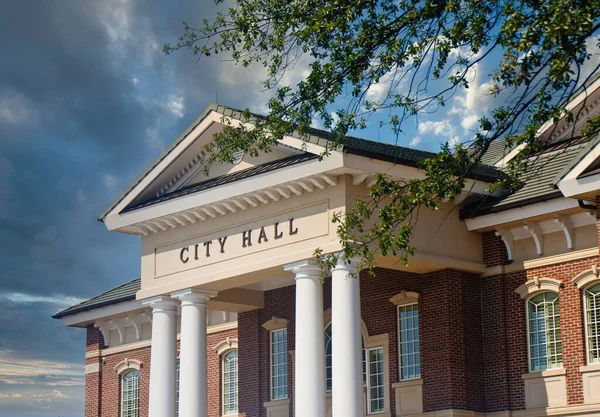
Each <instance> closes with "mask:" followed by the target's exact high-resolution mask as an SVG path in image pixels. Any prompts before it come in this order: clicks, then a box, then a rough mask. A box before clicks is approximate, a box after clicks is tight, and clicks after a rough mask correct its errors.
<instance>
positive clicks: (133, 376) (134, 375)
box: [121, 369, 140, 417]
mask: <svg viewBox="0 0 600 417" xmlns="http://www.w3.org/2000/svg"><path fill="white" fill-rule="evenodd" d="M139 415H140V371H138V370H137V369H132V370H130V371H127V372H125V373H124V374H123V375H122V376H121V417H139Z"/></svg>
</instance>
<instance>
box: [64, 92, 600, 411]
mask: <svg viewBox="0 0 600 417" xmlns="http://www.w3.org/2000/svg"><path fill="white" fill-rule="evenodd" d="M599 86H600V81H596V82H595V83H594V85H592V86H591V87H592V88H591V89H593V90H594V92H593V93H591V95H589V96H588V97H587V99H586V100H584V97H583V96H579V97H576V98H575V99H574V100H573V101H572V102H571V103H570V104H569V106H570V108H572V109H573V110H574V112H575V113H577V114H582V115H586V116H585V117H589V115H593V114H596V113H597V112H598V110H599V109H600V89H599V88H598V87H599ZM584 106H585V109H584V111H583V112H581V113H580V112H579V110H580V109H582V107H584ZM585 117H580V118H579V119H576V121H575V122H568V121H567V120H562V121H560V122H559V123H558V125H554V124H548V125H547V126H545V128H544V129H542V130H541V131H540V138H541V140H542V142H543V143H544V148H543V149H542V150H541V151H539V152H537V153H536V154H532V155H529V161H530V164H531V167H530V169H529V171H530V173H531V175H528V177H527V178H524V179H523V184H522V186H521V187H520V188H519V189H518V190H516V191H514V192H511V193H505V192H495V193H493V194H490V193H489V192H488V191H487V190H488V185H489V184H490V183H493V182H495V181H496V180H497V179H498V178H500V176H501V175H502V169H503V167H504V166H505V165H506V163H507V161H509V160H510V159H511V158H512V157H514V155H516V154H518V153H519V152H520V149H519V148H517V149H512V150H505V149H504V143H503V142H498V143H494V144H493V145H492V148H491V149H490V150H489V151H488V152H487V154H486V155H485V157H484V159H483V161H482V164H480V165H479V166H477V167H476V168H475V169H474V170H473V172H472V173H471V175H470V178H469V179H468V181H467V185H466V187H465V190H464V193H462V194H461V195H459V196H458V197H457V198H456V199H454V200H452V201H447V202H443V203H442V204H441V208H440V209H439V210H437V211H431V210H428V209H422V210H421V211H420V213H419V216H418V221H417V222H416V226H415V233H414V237H413V239H412V246H413V247H414V248H415V255H414V256H413V257H412V258H411V259H410V263H409V264H408V266H405V265H403V264H402V262H399V260H398V259H396V258H393V257H381V256H380V257H378V258H376V263H377V268H376V269H375V271H374V274H368V273H366V272H365V271H362V272H361V271H356V264H355V263H352V262H351V263H342V262H340V263H338V265H337V266H336V267H335V268H334V269H333V270H332V271H325V272H323V271H321V270H320V269H319V268H318V267H317V264H316V263H315V260H314V251H315V249H316V248H321V249H322V250H323V251H324V252H325V253H337V252H338V251H339V250H340V249H341V246H340V243H339V241H338V238H337V235H336V226H335V225H334V224H332V216H333V215H334V213H344V212H345V211H346V210H348V209H349V208H350V207H351V206H353V204H354V202H355V200H356V199H357V198H362V197H365V196H367V193H368V189H369V186H370V185H371V184H372V183H373V182H374V176H375V174H377V173H384V174H386V175H388V176H389V177H391V178H398V179H411V178H419V177H420V176H422V173H421V172H420V171H419V170H418V169H417V168H416V166H417V164H418V162H419V161H420V160H421V159H423V158H427V157H429V156H431V154H430V153H427V152H423V151H419V150H414V149H408V148H403V147H398V146H393V145H389V144H385V143H378V142H373V141H369V140H363V139H357V138H348V139H347V140H346V142H345V143H344V145H343V147H341V148H339V149H337V150H335V151H332V153H331V155H330V156H328V157H326V158H324V159H322V160H320V159H319V158H318V155H320V154H321V152H323V150H324V147H325V145H326V144H327V141H328V136H327V134H326V132H320V131H317V130H315V131H314V134H313V135H312V136H310V137H309V138H304V141H303V139H301V138H299V137H295V136H293V135H292V136H289V137H285V138H284V139H283V140H282V141H281V142H280V143H279V145H278V146H277V147H275V148H274V149H273V150H272V152H268V153H263V154H261V155H260V156H258V157H250V156H249V155H243V154H238V155H236V160H235V161H234V162H235V163H233V164H222V165H219V166H215V167H213V168H212V169H211V170H210V175H209V176H206V175H205V174H204V172H203V161H204V152H203V146H204V145H205V144H206V143H207V142H209V141H211V140H212V137H213V135H214V134H215V133H217V132H219V131H221V130H222V129H223V127H224V125H226V124H231V125H233V126H239V125H240V124H242V123H250V122H248V121H244V120H242V118H241V113H240V112H238V111H236V110H233V109H229V108H226V107H223V106H216V105H212V106H210V107H209V108H208V109H206V111H205V112H204V113H203V114H202V115H201V116H200V117H199V118H198V119H197V120H196V121H195V122H194V123H193V124H192V125H191V126H190V127H189V128H188V129H187V130H186V131H185V132H184V133H183V134H182V135H181V136H180V137H179V138H177V140H175V142H173V144H172V145H171V146H170V147H169V148H168V149H166V150H165V152H164V153H163V154H162V155H161V156H160V157H159V158H158V159H157V160H156V161H155V162H153V163H152V164H151V165H150V166H149V167H148V168H147V169H146V170H145V171H144V172H143V173H142V174H141V175H140V176H139V177H138V178H137V179H136V180H135V181H134V182H133V183H132V184H131V185H130V186H129V187H128V188H127V189H126V190H124V192H123V193H122V194H121V195H120V196H119V197H118V198H117V199H116V200H115V201H114V202H113V203H112V204H111V205H110V206H109V207H108V208H107V209H106V211H105V212H104V213H102V214H101V216H100V220H101V221H103V222H104V224H105V225H106V227H107V229H108V230H110V231H114V232H120V233H128V234H132V235H138V236H140V238H141V245H142V251H141V252H142V256H141V277H140V278H137V279H134V280H131V281H128V282H125V283H123V284H122V285H120V286H118V287H116V288H113V289H110V290H108V291H106V292H105V293H103V294H100V295H97V296H95V297H92V298H90V299H89V300H87V301H84V302H82V303H80V304H77V305H74V306H72V307H70V308H67V309H65V310H62V311H60V312H58V313H57V314H56V315H55V316H54V317H55V318H60V320H62V321H63V323H64V324H65V325H67V326H74V327H81V328H84V329H86V332H87V349H86V352H85V358H86V387H85V415H86V416H87V417H146V416H150V417H175V416H180V417H222V416H245V417H330V416H332V417H363V416H367V415H379V416H382V417H383V416H385V417H393V416H395V417H400V416H435V417H446V416H448V417H450V416H456V417H459V416H460V417H475V416H477V417H483V416H495V417H496V416H497V417H509V416H515V417H520V416H523V417H525V416H549V415H554V416H600V278H599V269H598V265H599V263H600V260H599V253H598V247H599V244H598V243H599V242H598V221H597V204H599V200H600V199H599V198H598V196H599V195H600V137H599V136H594V137H580V135H579V130H580V128H581V125H582V123H583V121H584V120H583V119H585ZM134 261H136V260H132V262H134ZM324 276H325V278H324Z"/></svg>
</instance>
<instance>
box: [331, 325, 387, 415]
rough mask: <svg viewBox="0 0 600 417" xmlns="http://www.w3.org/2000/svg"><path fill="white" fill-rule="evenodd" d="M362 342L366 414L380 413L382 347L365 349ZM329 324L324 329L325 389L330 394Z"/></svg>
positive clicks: (382, 391) (382, 405)
mask: <svg viewBox="0 0 600 417" xmlns="http://www.w3.org/2000/svg"><path fill="white" fill-rule="evenodd" d="M361 341H362V363H363V385H364V386H365V387H366V389H367V414H376V413H381V412H383V411H384V409H385V396H384V373H383V347H375V348H371V349H365V341H364V339H362V340H361ZM331 343H332V338H331V323H329V324H328V325H327V327H325V378H326V384H325V387H326V389H327V392H331V386H332V384H331V382H332V378H331V369H332V366H331V358H332V356H331V353H332V351H331Z"/></svg>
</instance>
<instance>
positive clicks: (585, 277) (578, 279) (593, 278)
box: [571, 264, 600, 290]
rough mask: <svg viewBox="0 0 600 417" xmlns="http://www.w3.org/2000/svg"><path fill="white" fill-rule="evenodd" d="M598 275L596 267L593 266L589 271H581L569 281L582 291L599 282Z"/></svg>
mask: <svg viewBox="0 0 600 417" xmlns="http://www.w3.org/2000/svg"><path fill="white" fill-rule="evenodd" d="M598 273H599V271H598V266H597V265H595V264H594V265H592V267H591V268H590V269H586V270H585V271H581V272H580V273H578V274H577V275H575V276H574V277H573V279H572V280H571V281H572V282H573V284H575V285H576V286H577V288H579V289H580V290H583V289H584V288H585V287H587V286H588V285H592V284H595V283H598V282H600V278H599V276H598Z"/></svg>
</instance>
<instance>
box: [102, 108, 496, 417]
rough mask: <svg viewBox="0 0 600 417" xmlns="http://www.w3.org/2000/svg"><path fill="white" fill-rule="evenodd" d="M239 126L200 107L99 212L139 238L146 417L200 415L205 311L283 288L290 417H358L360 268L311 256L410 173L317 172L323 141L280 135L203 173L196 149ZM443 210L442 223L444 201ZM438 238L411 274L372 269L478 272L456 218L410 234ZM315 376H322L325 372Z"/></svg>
mask: <svg viewBox="0 0 600 417" xmlns="http://www.w3.org/2000/svg"><path fill="white" fill-rule="evenodd" d="M226 114H227V115H226ZM224 119H226V120H224ZM242 123H244V122H242V121H241V120H240V119H239V118H237V117H236V114H235V113H233V114H232V113H230V112H222V111H221V109H220V108H218V107H215V108H209V109H208V111H207V112H206V113H205V114H204V115H203V116H202V117H201V118H199V119H198V120H197V122H195V124H194V125H192V126H191V127H190V129H189V130H188V132H187V134H186V135H184V136H183V137H181V138H180V139H178V141H176V142H175V143H174V144H173V146H172V147H171V148H170V150H169V152H168V153H167V154H166V155H165V156H163V157H162V158H161V159H159V160H157V161H156V162H155V163H154V164H153V165H152V166H151V167H150V168H149V170H148V171H147V172H146V173H145V174H144V176H143V177H141V179H139V180H138V181H137V182H136V183H134V184H132V186H131V187H129V189H128V190H126V192H125V193H124V194H123V196H122V197H121V198H120V199H119V200H117V201H116V202H115V203H114V204H113V205H111V206H110V207H109V209H108V210H107V211H106V212H105V213H103V215H102V219H103V221H104V222H105V224H106V225H107V227H108V228H109V229H110V230H115V231H120V232H124V233H133V234H138V235H140V236H141V237H142V260H141V262H142V277H141V288H140V290H139V291H138V293H137V299H138V300H141V302H142V303H143V304H144V305H145V306H149V307H151V308H152V317H153V319H152V346H153V348H152V359H151V371H150V399H149V415H150V416H151V417H174V416H175V415H177V413H178V415H179V416H181V417H205V416H206V415H207V394H206V392H207V365H206V355H205V354H203V353H201V352H204V351H205V350H206V346H207V345H206V343H207V342H206V331H207V325H206V310H207V308H216V307H218V309H220V310H223V311H231V312H236V313H240V312H245V311H252V310H253V309H255V308H257V303H256V299H257V298H258V299H260V298H261V297H262V294H263V292H264V291H265V290H267V289H276V288H281V287H286V286H289V285H290V284H292V285H294V286H295V323H294V328H295V350H294V352H293V353H294V363H293V369H294V381H293V384H294V385H293V398H294V415H295V417H326V415H333V416H334V417H362V416H363V415H364V413H365V400H368V397H369V395H367V397H365V388H364V385H365V384H366V382H365V379H364V378H366V376H365V375H366V374H365V372H366V370H365V369H364V367H365V366H366V365H364V363H366V362H365V360H366V359H365V358H364V356H363V355H365V353H364V346H365V338H364V335H363V328H362V319H361V298H360V289H359V288H360V282H359V271H357V270H356V261H353V262H350V263H345V262H342V261H340V262H339V263H338V265H337V266H336V267H335V268H334V270H333V271H322V270H321V269H319V268H318V266H317V264H316V262H315V260H314V257H313V255H314V250H315V249H316V248H321V249H322V250H323V251H324V252H325V253H336V251H339V250H340V249H341V246H340V243H339V241H338V238H337V235H336V230H335V227H334V226H333V225H332V218H333V216H334V214H336V213H337V214H340V213H343V212H344V211H345V210H346V208H347V207H349V206H351V205H352V204H353V203H354V200H355V199H356V198H357V197H359V196H361V195H365V194H366V192H367V185H368V184H369V182H370V181H372V180H373V176H374V174H375V173H377V172H387V173H388V174H389V175H390V176H392V177H394V176H396V177H399V178H400V177H403V178H407V177H417V176H418V175H420V174H419V172H418V171H417V170H416V169H415V168H413V167H411V166H410V164H404V165H402V164H395V163H393V162H390V161H388V160H386V158H385V157H383V156H381V157H380V158H379V159H373V158H367V157H365V156H363V154H361V152H362V151H361V152H358V151H350V152H349V151H348V150H346V151H342V150H340V151H333V152H332V154H331V155H330V156H328V157H327V158H325V160H323V161H320V160H319V159H318V158H317V156H318V155H319V154H320V153H321V152H323V150H324V149H325V148H324V147H323V146H322V144H319V143H318V142H314V143H313V142H311V141H309V142H308V143H304V142H303V141H302V140H301V139H299V138H295V137H287V138H285V140H283V141H282V142H281V144H280V145H279V146H278V147H277V148H276V149H274V151H273V152H272V153H265V154H262V155H260V156H259V157H258V158H249V157H248V158H246V157H244V155H241V156H240V158H239V159H240V160H239V161H237V163H236V164H231V165H223V166H219V167H217V168H216V171H215V170H213V171H211V174H210V175H209V176H208V177H206V176H204V174H203V173H202V161H203V157H202V153H203V150H202V149H203V144H206V143H207V142H208V141H210V140H211V137H212V134H214V133H216V132H218V131H219V130H220V129H222V128H223V126H224V125H225V124H231V125H233V126H235V125H236V124H237V125H239V124H242ZM369 156H372V154H369ZM469 187H471V188H472V189H474V190H478V191H480V192H484V191H483V190H484V188H485V184H484V182H480V181H472V182H471V183H470V184H469ZM448 205H449V207H448V211H449V212H451V211H452V210H451V209H452V203H448ZM439 227H441V229H443V231H444V232H443V233H449V234H450V233H452V234H454V235H455V237H460V239H457V242H460V243H459V244H457V245H455V246H452V247H448V246H446V245H444V244H443V243H442V242H432V241H431V240H428V239H425V240H423V242H422V243H420V242H416V244H417V246H421V248H420V250H419V251H417V253H418V254H419V255H418V256H419V257H420V259H419V258H418V257H417V258H416V259H415V260H414V261H413V262H412V263H411V266H410V268H409V269H407V268H406V267H405V266H404V265H399V264H398V262H397V261H396V260H394V259H385V258H381V259H380V263H381V265H385V266H387V267H389V268H392V269H398V270H402V271H410V272H417V273H424V272H430V271H436V270H441V269H445V268H449V267H450V268H456V269H460V270H463V271H472V272H479V271H481V270H483V265H482V262H481V254H480V253H479V251H477V250H476V248H478V247H479V246H480V243H481V242H480V238H479V236H477V235H474V234H470V233H469V232H468V231H467V230H466V228H464V226H463V225H462V224H461V223H460V222H459V220H458V218H457V216H456V217H454V218H453V216H446V215H440V213H434V212H431V213H429V212H428V213H425V214H424V215H423V221H420V223H419V224H418V225H417V228H418V230H420V231H421V236H425V235H426V234H427V233H430V231H431V230H437V229H438V228H439ZM469 249H473V250H469ZM326 276H331V283H332V284H331V285H332V294H333V296H332V297H331V310H330V315H331V320H330V323H325V325H327V324H329V325H330V329H331V335H330V337H331V340H335V343H332V344H331V354H330V355H331V356H330V357H329V356H328V358H329V359H327V361H330V362H331V363H330V364H329V363H326V362H327V361H326V352H325V350H324V346H325V335H324V330H323V329H324V322H323V321H324V308H323V302H324V299H323V285H322V281H323V279H324V278H325V277H326ZM258 304H260V303H258ZM178 311H179V312H180V329H181V330H180V339H181V342H180V352H179V369H180V371H179V372H180V375H179V378H180V379H179V384H180V389H179V398H178V399H177V398H176V391H175V389H174V386H175V380H176V370H177V366H176V363H177V350H176V328H177V326H178V324H177V323H178V322H177V321H178V317H179V316H178ZM376 353H377V352H376ZM377 354H378V355H380V356H381V352H378V353H377ZM242 360H243V358H242ZM382 360H383V359H382V358H381V357H380V362H381V361H382ZM326 369H330V371H327V372H330V373H331V375H326ZM326 381H329V382H328V383H327V384H326ZM328 385H330V387H329V386H328ZM328 388H331V394H327V391H328ZM377 389H378V390H383V389H384V387H383V385H382V386H381V387H379V388H377ZM386 389H387V391H388V392H389V387H388V388H386ZM378 392H379V391H378ZM329 395H330V397H331V409H329V405H328V404H329V400H328V396H329ZM380 396H381V397H383V391H381V394H380ZM378 398H379V397H378ZM386 403H387V404H388V405H387V406H385V407H384V406H383V405H381V406H378V407H377V410H379V411H378V412H382V411H384V412H387V413H389V412H390V410H389V399H388V400H387V402H386ZM177 404H178V407H179V409H178V410H177ZM386 407H387V409H386ZM280 415H281V416H282V417H287V416H288V414H287V413H283V414H280ZM278 416H279V415H278Z"/></svg>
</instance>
